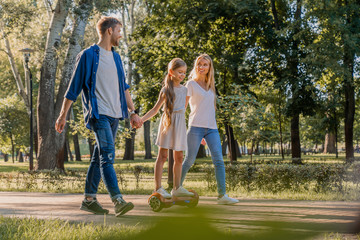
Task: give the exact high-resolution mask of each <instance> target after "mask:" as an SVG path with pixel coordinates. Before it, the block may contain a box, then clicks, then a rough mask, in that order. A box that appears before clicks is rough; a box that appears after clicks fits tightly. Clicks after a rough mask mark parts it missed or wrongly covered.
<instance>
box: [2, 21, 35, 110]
mask: <svg viewBox="0 0 360 240" xmlns="http://www.w3.org/2000/svg"><path fill="white" fill-rule="evenodd" d="M0 31H1V32H2V37H3V39H4V45H5V52H6V54H7V55H8V58H9V62H10V66H11V70H12V73H13V76H14V79H15V82H16V85H17V87H18V93H19V95H20V96H21V98H22V99H23V101H24V103H25V106H26V108H27V110H28V112H30V104H29V96H27V95H26V91H25V88H24V85H23V82H22V80H21V77H20V74H19V70H18V68H17V66H16V62H15V59H14V55H13V54H12V51H11V46H10V42H9V40H8V38H7V36H6V34H5V32H4V29H3V22H2V21H0Z"/></svg>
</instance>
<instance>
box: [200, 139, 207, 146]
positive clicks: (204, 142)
mask: <svg viewBox="0 0 360 240" xmlns="http://www.w3.org/2000/svg"><path fill="white" fill-rule="evenodd" d="M201 144H202V145H204V146H205V145H206V141H205V138H203V139H202V140H201Z"/></svg>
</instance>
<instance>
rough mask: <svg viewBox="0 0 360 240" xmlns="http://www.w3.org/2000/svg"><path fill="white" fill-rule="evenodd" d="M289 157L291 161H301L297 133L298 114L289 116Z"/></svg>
mask: <svg viewBox="0 0 360 240" xmlns="http://www.w3.org/2000/svg"><path fill="white" fill-rule="evenodd" d="M291 157H292V162H293V163H296V164H298V163H301V147H300V134H299V115H298V114H296V115H295V116H293V117H292V118H291Z"/></svg>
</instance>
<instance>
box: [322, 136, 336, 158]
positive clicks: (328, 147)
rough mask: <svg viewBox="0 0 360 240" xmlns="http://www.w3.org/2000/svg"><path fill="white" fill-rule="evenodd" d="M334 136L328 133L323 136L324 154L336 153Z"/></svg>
mask: <svg viewBox="0 0 360 240" xmlns="http://www.w3.org/2000/svg"><path fill="white" fill-rule="evenodd" d="M335 143H336V136H335V134H334V133H332V132H328V133H326V134H325V146H324V153H336V148H335V145H336V144H335Z"/></svg>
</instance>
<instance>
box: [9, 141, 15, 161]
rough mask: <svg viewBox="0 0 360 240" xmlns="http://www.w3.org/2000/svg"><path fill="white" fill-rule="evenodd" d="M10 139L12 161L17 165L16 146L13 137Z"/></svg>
mask: <svg viewBox="0 0 360 240" xmlns="http://www.w3.org/2000/svg"><path fill="white" fill-rule="evenodd" d="M10 139H11V159H12V162H13V163H15V144H14V140H13V138H12V136H10Z"/></svg>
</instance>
